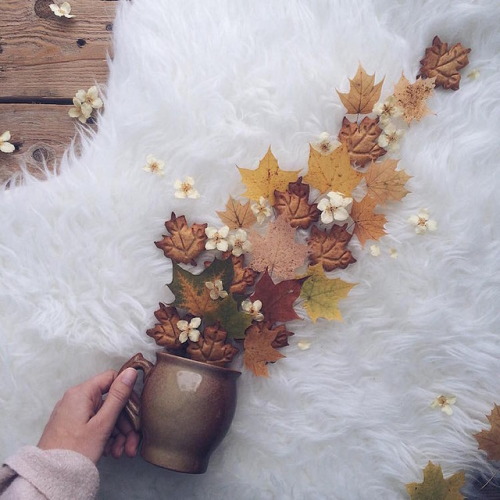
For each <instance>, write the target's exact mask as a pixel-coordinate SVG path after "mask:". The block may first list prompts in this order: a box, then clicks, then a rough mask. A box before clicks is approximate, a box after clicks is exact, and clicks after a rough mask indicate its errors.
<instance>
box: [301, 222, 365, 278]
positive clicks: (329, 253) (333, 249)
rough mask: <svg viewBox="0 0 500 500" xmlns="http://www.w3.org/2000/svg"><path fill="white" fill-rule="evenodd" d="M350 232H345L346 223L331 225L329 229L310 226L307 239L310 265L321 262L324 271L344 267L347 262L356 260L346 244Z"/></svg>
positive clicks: (350, 235) (349, 237)
mask: <svg viewBox="0 0 500 500" xmlns="http://www.w3.org/2000/svg"><path fill="white" fill-rule="evenodd" d="M351 237H352V234H350V233H348V232H347V224H344V225H343V226H338V225H336V224H335V225H333V226H332V228H331V229H330V231H329V232H328V230H325V231H321V229H318V228H317V227H316V226H313V227H312V230H311V235H310V236H309V238H308V239H307V245H308V246H309V260H310V261H311V265H315V264H319V263H320V264H321V265H322V266H323V269H324V270H325V271H333V270H334V269H338V268H340V269H345V268H346V267H347V266H348V265H349V264H353V263H354V262H356V259H355V258H354V257H353V256H352V254H351V252H350V251H349V250H347V248H346V246H347V244H348V243H349V241H350V240H351Z"/></svg>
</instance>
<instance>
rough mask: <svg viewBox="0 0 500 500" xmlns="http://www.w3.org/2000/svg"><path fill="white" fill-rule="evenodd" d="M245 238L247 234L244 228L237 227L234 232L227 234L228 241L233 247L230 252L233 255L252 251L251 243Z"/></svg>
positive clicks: (236, 255)
mask: <svg viewBox="0 0 500 500" xmlns="http://www.w3.org/2000/svg"><path fill="white" fill-rule="evenodd" d="M247 238H248V235H247V232H246V231H245V230H244V229H238V230H237V231H236V232H235V233H233V234H230V235H229V238H228V242H229V244H230V245H231V246H232V247H233V249H232V251H231V253H232V254H233V255H234V256H235V257H239V256H240V255H241V254H242V253H248V252H251V251H252V243H250V241H248V239H247Z"/></svg>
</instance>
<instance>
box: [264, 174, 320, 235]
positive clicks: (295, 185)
mask: <svg viewBox="0 0 500 500" xmlns="http://www.w3.org/2000/svg"><path fill="white" fill-rule="evenodd" d="M309 189H310V188H309V184H303V183H302V177H299V178H298V180H297V181H296V182H290V183H289V184H288V189H287V190H286V191H285V192H282V191H274V197H275V200H276V201H275V203H274V209H275V210H276V212H277V213H278V215H281V216H283V217H284V218H285V219H286V220H287V221H288V223H289V224H290V225H291V226H292V227H300V228H302V229H307V228H308V227H309V226H310V225H311V224H312V223H313V222H316V221H317V220H318V219H319V214H320V212H319V210H318V204H317V203H312V204H309Z"/></svg>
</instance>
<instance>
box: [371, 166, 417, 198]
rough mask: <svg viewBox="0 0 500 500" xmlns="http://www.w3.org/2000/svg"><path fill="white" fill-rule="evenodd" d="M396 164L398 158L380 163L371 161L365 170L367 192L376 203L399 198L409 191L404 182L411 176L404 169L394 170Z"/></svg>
mask: <svg viewBox="0 0 500 500" xmlns="http://www.w3.org/2000/svg"><path fill="white" fill-rule="evenodd" d="M397 166H398V160H385V161H383V162H381V163H372V164H371V165H370V168H369V169H368V171H367V172H366V174H365V182H366V188H367V194H368V196H370V197H371V198H373V199H375V200H376V202H377V203H379V204H383V203H385V202H386V201H388V200H401V199H402V198H404V197H405V196H406V195H407V194H408V193H409V191H408V190H407V189H406V188H405V184H406V182H407V181H408V180H409V179H411V176H410V175H408V174H407V173H406V172H405V171H404V170H396V168H397Z"/></svg>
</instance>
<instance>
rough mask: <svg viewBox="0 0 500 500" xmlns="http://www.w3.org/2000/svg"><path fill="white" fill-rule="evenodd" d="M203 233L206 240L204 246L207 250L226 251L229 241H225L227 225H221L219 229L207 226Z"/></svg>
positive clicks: (227, 231)
mask: <svg viewBox="0 0 500 500" xmlns="http://www.w3.org/2000/svg"><path fill="white" fill-rule="evenodd" d="M205 234H206V235H207V238H208V240H207V241H206V243H205V248H206V249H207V250H215V249H217V250H220V251H221V252H227V250H228V249H229V243H228V241H227V235H228V234H229V228H228V227H227V226H222V227H221V228H220V229H216V228H215V227H207V228H206V229H205Z"/></svg>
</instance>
